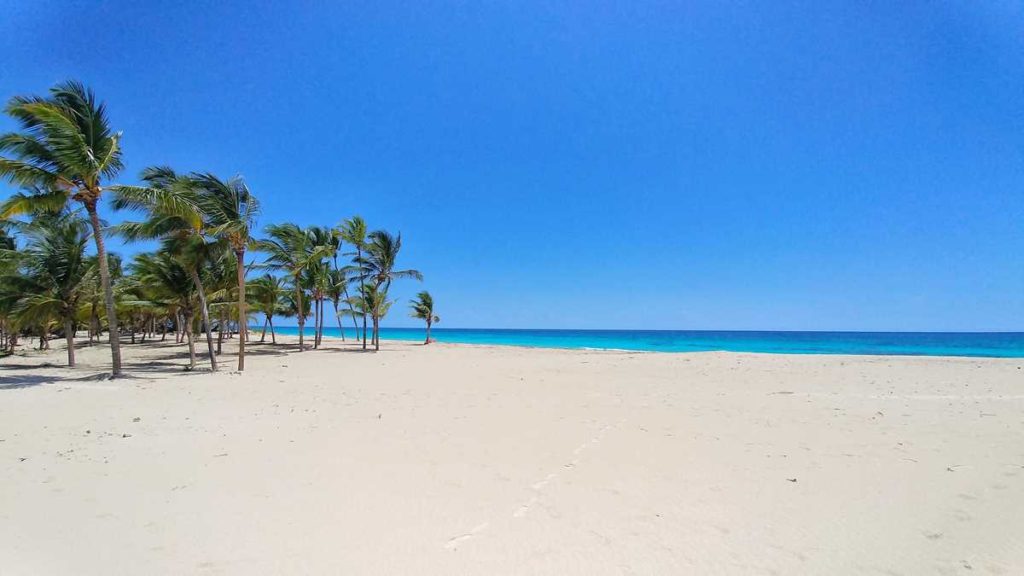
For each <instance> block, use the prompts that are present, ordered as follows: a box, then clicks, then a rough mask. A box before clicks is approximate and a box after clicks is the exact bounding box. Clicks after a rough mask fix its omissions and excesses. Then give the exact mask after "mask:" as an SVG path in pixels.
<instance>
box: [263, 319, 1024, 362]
mask: <svg viewBox="0 0 1024 576" xmlns="http://www.w3.org/2000/svg"><path fill="white" fill-rule="evenodd" d="M259 329H260V327H254V328H252V330H255V331H256V334H255V336H256V338H259ZM277 332H278V333H279V334H292V335H295V334H298V328H297V327H295V326H284V327H278V328H277ZM354 334H355V332H354V331H353V330H352V328H347V329H346V330H345V335H346V338H352V337H353V336H354ZM324 335H325V336H330V337H338V336H339V335H340V331H339V329H338V328H336V327H335V328H325V329H324ZM312 336H313V330H312V329H311V328H310V327H309V326H307V327H306V337H307V338H309V337H312ZM432 336H433V338H434V339H435V340H437V341H438V342H451V343H457V344H498V345H504V346H527V347H534V348H570V349H599V350H637V351H644V352H705V351H712V350H726V351H731V352H762V353H769V354H880V355H906V356H973V357H997V358H1024V332H760V331H731V330H727V331H717V330H512V329H488V328H434V329H433V331H432ZM381 338H382V339H384V340H408V341H422V340H423V338H424V330H423V329H422V328H382V329H381Z"/></svg>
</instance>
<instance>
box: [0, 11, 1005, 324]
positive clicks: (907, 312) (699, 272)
mask: <svg viewBox="0 0 1024 576" xmlns="http://www.w3.org/2000/svg"><path fill="white" fill-rule="evenodd" d="M3 4H4V6H3V9H4V13H5V17H4V18H3V19H2V20H0V46H2V48H3V54H4V56H3V58H0V97H2V98H4V99H6V98H8V97H10V96H11V95H14V94H23V93H42V92H44V91H45V90H46V89H47V88H48V87H49V86H51V85H53V84H54V83H56V82H58V81H61V80H64V79H67V78H77V79H80V80H83V81H85V82H86V83H88V84H89V85H91V86H92V87H93V88H94V89H95V90H96V91H97V92H98V93H99V95H100V96H101V97H102V98H103V99H104V100H106V101H107V103H108V105H109V108H110V114H111V117H112V119H113V121H114V123H115V125H116V127H117V128H118V129H120V130H123V131H124V140H123V143H124V149H125V155H126V161H127V170H126V171H125V173H124V175H123V178H122V179H121V180H122V181H126V182H130V181H133V180H134V179H135V177H136V175H137V174H138V172H139V170H141V169H142V168H143V167H145V166H148V165H152V164H169V165H171V166H173V167H175V168H177V169H179V170H210V171H213V172H215V173H218V174H221V175H224V176H230V175H233V174H236V173H237V174H242V175H244V176H245V178H246V179H247V181H248V182H249V184H250V186H251V187H252V188H253V190H254V191H255V192H256V193H257V194H258V195H259V197H260V198H261V200H262V201H263V205H264V215H263V219H262V222H263V223H267V222H270V221H294V222H297V223H300V224H314V223H316V224H334V223H337V222H338V221H340V220H341V219H342V218H345V217H347V216H350V215H352V214H361V215H363V216H364V217H365V218H366V219H367V220H368V221H369V223H370V224H371V226H373V227H383V228H387V229H389V230H392V231H401V232H402V234H403V237H404V239H405V249H404V251H403V258H402V259H403V261H404V263H405V264H406V265H409V266H413V267H416V268H419V269H420V270H422V271H423V272H424V274H425V276H426V281H425V283H424V284H423V287H425V288H427V289H429V290H431V292H432V293H433V294H434V295H435V299H436V300H437V303H438V309H439V312H440V314H441V316H442V318H443V319H444V322H443V323H442V326H449V327H553V328H556V327H557V328H665V329H674V328H679V329H810V330H818V329H825V330H828V329H846V330H1022V329H1024V35H1021V34H1020V30H1021V29H1022V26H1024V6H1022V5H1021V3H1018V2H1013V3H1011V2H999V1H995V2H988V3H976V2H966V1H964V2H903V3H854V2H843V3H834V2H822V1H817V2H805V3H798V2H764V3H747V2H734V3H722V2H706V3H647V2H621V3H582V2H580V3H549V2H536V3H534V2H529V3H527V2H508V3H502V2H459V3H432V2H431V3H398V4H392V3H387V2H375V3H366V4H365V5H357V4H354V3H353V4H345V5H338V6H334V7H330V8H327V7H323V6H320V5H319V4H320V3H313V2H298V3H293V4H287V5H286V3H262V2H196V3H191V4H190V3H188V2H181V3H171V2H140V1H135V2H128V1H125V2H115V1H108V2H55V1H50V0H37V1H35V2H18V1H16V0H8V1H7V2H4V3H3ZM11 128H13V125H12V123H11V122H10V121H8V120H6V119H3V120H0V130H8V129H11ZM7 190H8V191H9V190H10V189H7ZM111 219H112V220H115V221H116V220H117V217H116V216H114V217H111ZM121 251H122V252H125V253H130V252H131V251H132V248H125V249H122V250H121ZM418 289H420V286H418V285H416V284H414V283H404V284H403V285H401V286H397V287H396V294H397V295H398V296H399V297H400V298H401V299H402V301H405V300H406V299H408V297H409V296H411V295H412V293H414V292H415V291H416V290H418ZM403 308H404V307H403ZM385 324H386V325H392V326H401V325H415V324H414V323H413V321H412V320H410V319H406V318H405V317H404V310H403V311H402V312H397V311H396V312H395V313H393V318H391V319H389V320H388V321H386V322H385Z"/></svg>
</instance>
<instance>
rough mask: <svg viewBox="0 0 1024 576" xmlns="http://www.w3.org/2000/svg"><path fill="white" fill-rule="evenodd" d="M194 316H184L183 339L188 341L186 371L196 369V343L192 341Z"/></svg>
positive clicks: (190, 314)
mask: <svg viewBox="0 0 1024 576" xmlns="http://www.w3.org/2000/svg"><path fill="white" fill-rule="evenodd" d="M194 316H195V314H193V313H192V312H189V313H188V314H186V315H185V338H186V339H187V340H188V369H189V370H193V369H195V367H196V343H195V341H194V340H193V339H192V322H193V317H194Z"/></svg>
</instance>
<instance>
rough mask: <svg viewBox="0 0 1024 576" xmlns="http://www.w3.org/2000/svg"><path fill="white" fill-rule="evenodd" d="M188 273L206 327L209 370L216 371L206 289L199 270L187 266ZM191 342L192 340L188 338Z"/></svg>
mask: <svg viewBox="0 0 1024 576" xmlns="http://www.w3.org/2000/svg"><path fill="white" fill-rule="evenodd" d="M189 274H190V275H191V276H192V283H193V284H195V286H196V294H197V295H198V296H199V310H200V312H202V317H203V326H204V327H205V328H206V347H207V348H209V349H210V371H212V372H216V371H217V356H216V355H215V354H214V353H213V331H212V330H211V329H210V310H209V308H208V307H207V305H206V290H204V289H203V281H202V280H200V279H199V271H198V270H196V268H195V266H189ZM188 333H189V334H190V335H191V334H192V322H191V321H189V323H188ZM189 342H190V343H191V342H192V341H191V340H189Z"/></svg>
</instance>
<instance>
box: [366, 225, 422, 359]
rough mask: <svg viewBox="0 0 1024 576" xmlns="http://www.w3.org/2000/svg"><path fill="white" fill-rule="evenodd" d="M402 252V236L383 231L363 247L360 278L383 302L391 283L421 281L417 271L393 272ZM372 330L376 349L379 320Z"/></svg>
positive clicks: (378, 345) (374, 234) (371, 234)
mask: <svg viewBox="0 0 1024 576" xmlns="http://www.w3.org/2000/svg"><path fill="white" fill-rule="evenodd" d="M401 250H402V235H401V234H399V235H397V236H394V235H392V234H390V233H389V232H386V231H384V230H377V231H374V232H371V233H370V235H369V242H368V243H367V244H366V246H365V253H364V255H363V257H362V258H361V259H360V261H359V265H360V266H361V267H362V269H363V274H362V276H361V277H362V278H364V279H365V280H366V281H368V282H370V284H369V285H370V286H372V287H373V292H374V293H379V294H380V298H382V299H383V301H386V300H387V294H388V290H389V289H390V288H391V282H392V281H394V280H399V279H402V278H412V279H416V280H423V274H420V272H419V271H418V270H395V266H396V264H397V261H398V253H399V252H400V251H401ZM362 292H363V297H366V290H365V286H364V288H363V289H362ZM377 320H378V322H377V324H378V325H376V326H375V327H374V330H373V341H374V343H375V346H376V347H377V348H379V347H380V342H379V339H380V331H379V320H380V318H379V317H378V318H377Z"/></svg>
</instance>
